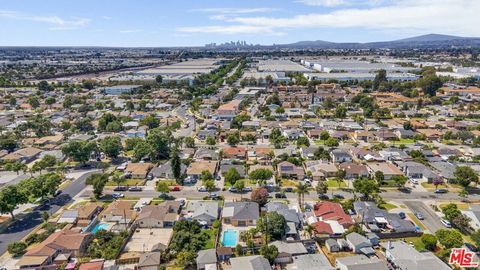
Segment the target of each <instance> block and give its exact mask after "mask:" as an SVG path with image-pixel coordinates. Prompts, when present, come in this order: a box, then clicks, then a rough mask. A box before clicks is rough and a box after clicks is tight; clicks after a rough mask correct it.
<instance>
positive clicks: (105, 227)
mask: <svg viewBox="0 0 480 270" xmlns="http://www.w3.org/2000/svg"><path fill="white" fill-rule="evenodd" d="M109 227H110V225H109V224H108V223H101V222H100V223H98V224H97V225H95V227H93V229H92V233H96V232H97V231H98V230H104V231H107V230H108V228H109Z"/></svg>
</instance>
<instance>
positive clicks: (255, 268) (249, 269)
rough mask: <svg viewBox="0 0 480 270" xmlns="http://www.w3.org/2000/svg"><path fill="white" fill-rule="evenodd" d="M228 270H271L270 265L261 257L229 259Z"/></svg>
mask: <svg viewBox="0 0 480 270" xmlns="http://www.w3.org/2000/svg"><path fill="white" fill-rule="evenodd" d="M230 266H231V267H230V270H272V267H271V266H270V263H269V262H268V260H267V259H265V258H264V257H263V256H261V255H253V256H244V257H235V258H231V259H230Z"/></svg>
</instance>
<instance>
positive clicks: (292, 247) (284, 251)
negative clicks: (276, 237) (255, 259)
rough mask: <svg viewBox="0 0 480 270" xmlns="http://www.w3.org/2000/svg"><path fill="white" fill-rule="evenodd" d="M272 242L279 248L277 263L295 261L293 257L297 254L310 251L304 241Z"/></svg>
mask: <svg viewBox="0 0 480 270" xmlns="http://www.w3.org/2000/svg"><path fill="white" fill-rule="evenodd" d="M270 244H271V245H272V246H275V247H276V248H277V250H278V255H277V258H275V263H279V264H287V263H291V262H293V258H294V257H295V256H299V255H305V254H308V251H307V249H306V248H305V246H304V245H303V243H302V242H283V241H274V242H272V243H270Z"/></svg>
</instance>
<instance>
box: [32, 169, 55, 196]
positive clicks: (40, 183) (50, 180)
mask: <svg viewBox="0 0 480 270" xmlns="http://www.w3.org/2000/svg"><path fill="white" fill-rule="evenodd" d="M34 181H35V187H36V189H35V193H36V194H37V197H41V198H42V199H43V198H44V197H46V196H48V195H50V196H53V195H55V192H57V189H58V187H59V186H60V183H61V182H62V177H61V176H60V175H59V174H57V173H55V172H50V173H47V174H43V175H40V176H38V177H37V178H35V180H34Z"/></svg>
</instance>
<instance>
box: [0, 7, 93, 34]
mask: <svg viewBox="0 0 480 270" xmlns="http://www.w3.org/2000/svg"><path fill="white" fill-rule="evenodd" d="M0 18H6V19H13V20H23V21H33V22H41V23H46V24H49V25H50V27H49V28H48V29H50V30H67V29H77V28H81V27H85V26H87V25H88V24H89V23H90V21H91V20H90V19H87V18H70V19H64V18H61V17H58V16H37V15H30V14H25V13H20V12H16V11H10V10H0Z"/></svg>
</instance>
